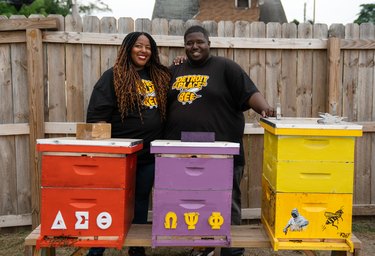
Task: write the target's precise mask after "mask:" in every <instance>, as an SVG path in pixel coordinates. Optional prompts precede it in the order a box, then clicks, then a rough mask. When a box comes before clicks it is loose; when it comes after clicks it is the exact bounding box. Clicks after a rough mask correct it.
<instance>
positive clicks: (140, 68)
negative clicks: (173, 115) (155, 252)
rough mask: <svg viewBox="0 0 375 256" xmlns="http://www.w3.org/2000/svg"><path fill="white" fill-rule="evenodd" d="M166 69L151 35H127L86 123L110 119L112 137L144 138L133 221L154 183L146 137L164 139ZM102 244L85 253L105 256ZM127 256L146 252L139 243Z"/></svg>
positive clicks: (143, 217) (143, 219)
mask: <svg viewBox="0 0 375 256" xmlns="http://www.w3.org/2000/svg"><path fill="white" fill-rule="evenodd" d="M169 80H170V74H169V71H168V68H167V67H165V66H163V65H162V64H161V63H160V60H159V53H158V49H157V46H156V43H155V41H154V39H153V38H152V37H151V36H150V35H149V34H148V33H145V32H133V33H130V34H128V35H127V36H126V37H125V39H124V41H123V42H122V45H121V48H120V50H119V53H118V56H117V59H116V63H115V65H114V66H113V67H112V68H110V69H108V70H107V71H105V72H104V73H103V75H102V76H101V77H100V79H99V80H98V82H97V83H96V85H95V86H94V89H93V92H92V95H91V98H90V102H89V106H88V110H87V122H88V123H94V122H107V123H111V127H112V132H111V137H112V138H137V139H143V149H142V150H141V151H140V152H139V153H138V156H137V171H136V188H135V207H134V219H133V223H135V224H145V223H147V213H148V205H149V198H150V193H151V189H152V186H153V182H154V165H155V163H154V156H153V155H151V154H150V142H151V141H152V140H155V139H160V138H162V129H163V125H164V121H165V118H166V97H167V92H168V84H169ZM103 252H104V248H91V249H90V251H89V254H88V255H103ZM128 253H129V255H130V256H144V255H146V254H145V250H144V248H143V247H130V248H129V252H128Z"/></svg>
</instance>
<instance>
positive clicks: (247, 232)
mask: <svg viewBox="0 0 375 256" xmlns="http://www.w3.org/2000/svg"><path fill="white" fill-rule="evenodd" d="M151 227H152V225H135V224H133V225H132V226H131V228H130V230H129V233H128V235H127V237H126V239H125V243H124V246H125V247H129V246H144V247H151ZM39 235H40V226H39V227H37V228H36V229H34V230H33V231H32V232H31V233H30V234H29V235H28V236H27V237H26V238H25V255H28V256H30V255H35V256H39V255H55V248H41V250H37V249H36V242H37V239H38V238H39ZM231 236H232V244H231V247H244V248H271V242H270V240H269V238H268V236H267V234H266V232H265V230H264V229H263V226H262V225H242V226H232V227H231ZM352 242H353V244H354V253H350V252H346V251H341V252H340V251H335V252H334V255H336V256H338V255H354V256H359V255H361V254H360V252H361V250H360V249H361V241H360V240H359V239H357V238H356V237H355V236H354V234H353V235H352ZM305 254H306V255H315V254H314V252H313V251H305ZM73 255H83V254H82V253H79V251H78V252H77V253H76V254H73Z"/></svg>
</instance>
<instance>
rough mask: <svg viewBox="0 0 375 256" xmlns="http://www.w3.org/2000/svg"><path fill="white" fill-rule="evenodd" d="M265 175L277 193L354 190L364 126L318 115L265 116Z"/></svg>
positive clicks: (348, 191)
mask: <svg viewBox="0 0 375 256" xmlns="http://www.w3.org/2000/svg"><path fill="white" fill-rule="evenodd" d="M261 125H262V126H263V127H264V128H265V132H264V160H263V175H264V176H265V178H266V179H267V180H268V181H269V182H270V183H271V186H272V187H273V189H275V190H276V191H277V192H312V193H353V176H354V150H355V137H356V136H360V135H361V134H362V129H361V128H362V127H361V126H360V125H355V124H351V123H347V122H340V123H334V124H319V123H318V118H282V119H280V120H277V119H271V118H269V119H262V120H261Z"/></svg>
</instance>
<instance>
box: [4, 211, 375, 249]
mask: <svg viewBox="0 0 375 256" xmlns="http://www.w3.org/2000/svg"><path fill="white" fill-rule="evenodd" d="M30 232H31V229H30V228H29V227H23V228H10V229H4V228H3V229H0V256H21V255H24V245H23V242H24V239H25V237H26V236H27V235H28V234H29V233H30ZM353 233H354V234H355V235H356V237H357V238H358V239H359V240H360V241H361V242H362V250H361V251H362V255H363V256H372V255H375V216H372V217H354V218H353ZM72 251H73V250H72V249H64V248H60V249H58V250H57V251H56V255H57V256H67V255H70V254H71V253H72ZM189 251H190V248H155V249H151V248H147V255H149V256H166V255H168V256H187V255H189ZM316 253H317V255H319V256H329V255H331V252H329V251H319V252H316ZM104 255H105V256H125V255H127V253H126V249H125V250H122V251H120V250H115V249H108V250H106V252H105V254H104ZM298 255H305V254H304V253H303V252H300V251H278V252H274V251H272V250H271V249H246V252H245V256H298Z"/></svg>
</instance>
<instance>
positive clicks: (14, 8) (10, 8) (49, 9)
mask: <svg viewBox="0 0 375 256" xmlns="http://www.w3.org/2000/svg"><path fill="white" fill-rule="evenodd" d="M72 7H73V1H72V0H0V15H6V16H8V17H9V16H11V15H25V16H26V17H28V16H30V14H42V15H44V16H47V15H48V14H61V15H63V16H66V15H68V14H71V13H72ZM78 11H79V13H81V14H87V15H90V14H91V13H92V12H93V11H112V10H111V9H110V8H109V7H108V5H107V4H105V3H103V2H102V1H101V0H95V2H89V3H88V4H87V5H83V4H78Z"/></svg>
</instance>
